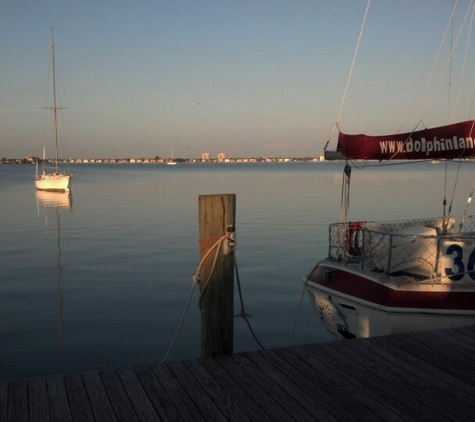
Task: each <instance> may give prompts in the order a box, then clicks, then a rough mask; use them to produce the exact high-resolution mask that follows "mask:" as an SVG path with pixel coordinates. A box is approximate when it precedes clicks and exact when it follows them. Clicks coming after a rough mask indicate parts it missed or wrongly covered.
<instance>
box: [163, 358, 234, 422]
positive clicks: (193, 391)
mask: <svg viewBox="0 0 475 422" xmlns="http://www.w3.org/2000/svg"><path fill="white" fill-rule="evenodd" d="M168 366H169V368H170V370H171V372H172V373H173V374H174V375H175V377H176V379H177V380H178V382H179V383H180V384H181V386H182V388H183V389H184V390H185V391H186V393H187V394H188V396H189V397H191V399H192V400H193V402H194V403H195V405H196V407H197V408H198V409H199V411H200V413H201V415H202V416H203V418H204V419H205V420H207V421H209V420H226V418H225V416H224V415H223V414H222V413H221V410H220V409H219V408H218V407H217V406H216V405H215V403H214V402H213V400H211V398H210V396H209V395H207V394H203V393H204V390H203V388H202V387H201V385H200V384H199V383H198V382H197V380H196V379H195V378H194V377H193V376H192V375H191V373H190V372H189V370H188V368H187V367H186V366H185V361H175V362H171V363H169V364H168Z"/></svg>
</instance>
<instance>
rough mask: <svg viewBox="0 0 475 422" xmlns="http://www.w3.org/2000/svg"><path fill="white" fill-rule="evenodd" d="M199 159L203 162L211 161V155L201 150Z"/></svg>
mask: <svg viewBox="0 0 475 422" xmlns="http://www.w3.org/2000/svg"><path fill="white" fill-rule="evenodd" d="M201 161H203V162H208V161H211V156H210V154H209V152H203V154H201Z"/></svg>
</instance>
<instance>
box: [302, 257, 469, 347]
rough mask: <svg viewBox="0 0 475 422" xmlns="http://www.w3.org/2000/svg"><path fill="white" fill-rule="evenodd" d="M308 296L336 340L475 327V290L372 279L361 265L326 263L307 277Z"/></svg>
mask: <svg viewBox="0 0 475 422" xmlns="http://www.w3.org/2000/svg"><path fill="white" fill-rule="evenodd" d="M305 283H306V287H307V292H308V294H309V296H310V299H311V301H312V302H313V303H314V305H315V307H316V310H317V312H318V314H319V316H320V319H321V320H322V322H323V324H324V326H325V328H326V329H327V331H328V332H329V333H330V334H331V335H332V336H333V337H334V338H336V339H344V338H355V337H356V338H365V337H373V336H380V335H388V334H397V333H406V332H415V331H426V330H438V329H444V328H455V327H463V326H468V325H473V324H475V288H474V287H467V288H465V289H460V290H458V289H451V288H447V287H445V288H444V287H443V286H442V285H437V284H432V285H426V286H421V285H419V286H417V284H418V282H417V281H414V282H410V281H407V282H401V280H395V279H394V280H391V277H389V278H388V277H387V276H384V275H378V274H375V273H373V274H368V273H365V272H364V271H362V270H361V269H360V265H359V264H356V265H352V264H348V263H347V264H344V263H337V262H330V261H328V260H324V261H322V262H320V263H319V264H318V265H317V266H316V267H315V269H314V270H313V271H311V272H310V273H309V274H308V275H307V276H306V277H305Z"/></svg>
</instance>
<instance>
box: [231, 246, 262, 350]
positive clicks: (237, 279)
mask: <svg viewBox="0 0 475 422" xmlns="http://www.w3.org/2000/svg"><path fill="white" fill-rule="evenodd" d="M234 270H235V272H236V281H237V286H238V293H239V301H240V303H241V312H239V314H238V315H236V316H240V317H241V318H244V321H246V324H247V327H248V328H249V331H250V332H251V334H252V336H253V337H254V340H256V343H257V344H258V345H259V347H260V348H261V349H262V350H266V349H265V347H264V346H263V345H262V344H261V342H260V341H259V339H258V338H257V336H256V333H255V332H254V330H253V329H252V326H251V323H250V322H249V318H252V316H251V315H249V314H248V313H247V312H246V310H245V309H244V300H243V297H242V290H241V280H240V278H239V271H238V265H237V259H236V255H235V256H234ZM236 316H235V317H236Z"/></svg>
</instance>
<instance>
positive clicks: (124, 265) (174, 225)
mask: <svg viewBox="0 0 475 422" xmlns="http://www.w3.org/2000/svg"><path fill="white" fill-rule="evenodd" d="M444 167H445V165H444V164H439V165H432V164H418V165H417V166H416V167H414V166H405V165H402V166H391V167H384V168H381V167H377V168H372V169H366V170H365V171H358V170H353V179H352V198H353V202H352V214H351V215H352V219H353V220H357V219H393V218H397V219H398V218H411V217H422V216H436V215H439V214H441V213H442V205H441V204H442V199H443V190H444V186H445V184H446V182H445V179H444V172H443V169H444ZM71 170H72V171H73V172H74V180H73V189H72V197H71V201H70V202H69V201H68V200H67V197H66V196H65V195H62V194H41V193H37V192H36V191H35V189H34V183H33V175H34V171H35V169H34V167H33V166H28V165H23V166H18V165H3V166H0V236H1V237H0V240H1V242H0V252H1V253H0V267H1V270H0V274H1V275H0V379H14V378H23V377H29V376H36V375H46V374H56V373H63V372H75V371H84V370H91V369H108V368H115V367H119V366H130V365H135V364H141V363H157V362H160V361H161V360H162V359H163V357H164V356H165V353H166V351H167V349H168V347H169V345H170V342H171V340H172V338H173V335H174V333H175V331H176V329H177V325H178V322H179V320H180V317H181V314H182V312H183V310H184V307H185V304H186V301H187V299H188V297H189V294H190V291H191V286H192V281H191V280H192V276H193V275H194V273H195V271H196V269H197V265H198V263H199V262H198V261H199V250H198V196H199V195H203V194H222V193H235V194H236V197H237V210H236V220H237V224H236V225H237V232H236V233H237V241H238V244H237V245H238V249H237V259H238V264H239V273H240V278H241V282H242V288H243V294H244V300H245V306H246V311H247V312H248V313H250V314H251V315H252V317H253V318H252V320H251V324H252V325H253V328H254V330H255V332H256V334H257V336H258V337H259V340H260V341H261V343H262V344H263V345H264V346H265V347H267V348H271V347H280V346H282V344H283V343H284V341H285V340H286V338H287V336H288V334H289V332H290V330H291V328H292V325H293V323H294V319H295V317H296V315H297V311H298V308H299V303H300V297H301V295H302V283H301V278H302V276H303V275H304V274H305V273H306V272H307V271H309V270H310V269H311V268H312V266H313V265H314V264H315V263H316V262H317V260H318V259H320V258H322V257H324V256H325V254H326V247H327V225H328V224H329V223H331V222H336V221H337V220H338V213H339V204H340V188H341V173H342V170H343V164H342V163H282V164H278V163H275V164H264V163H261V164H223V165H220V164H179V165H177V166H173V167H170V166H164V165H77V166H71ZM473 170H474V167H473V164H464V165H463V166H462V168H461V170H460V172H461V173H460V175H461V177H460V178H459V183H458V191H457V192H459V193H457V195H456V196H455V203H454V208H453V214H454V215H459V214H460V213H461V212H463V209H464V206H465V202H466V200H467V197H468V195H469V192H470V190H471V188H472V185H473V183H474V175H475V172H474V171H473ZM454 175H455V169H454V170H452V171H451V172H450V173H449V178H448V182H447V184H448V185H449V186H450V190H449V194H448V196H449V199H450V195H451V194H452V191H451V189H452V185H451V183H452V182H453V179H454ZM237 297H238V296H237V295H236V298H237ZM239 309H240V307H239V304H238V303H237V301H236V305H235V311H236V313H237V312H238V310H239ZM329 340H330V336H329V335H328V334H327V332H326V330H325V329H324V328H323V326H322V325H321V323H320V321H319V319H318V317H317V314H316V313H315V311H314V309H313V305H312V304H311V302H310V300H309V299H308V297H305V298H304V302H303V307H302V311H301V315H300V318H299V321H298V324H297V328H296V331H295V333H294V335H293V337H292V339H291V342H290V344H302V343H309V342H324V341H329ZM256 349H258V345H257V344H256V342H255V341H254V339H253V338H252V336H251V335H250V333H249V332H248V329H247V327H246V325H245V323H244V322H243V321H242V320H240V319H236V320H235V351H236V352H239V351H245V350H256ZM199 353H200V325H199V311H198V289H196V291H195V294H194V296H193V300H192V303H191V307H190V309H189V311H188V314H187V317H186V319H185V323H184V326H183V328H182V331H181V333H180V335H179V337H178V340H177V342H176V344H175V347H174V349H173V351H172V353H171V354H170V356H169V360H175V359H182V358H191V357H197V356H199Z"/></svg>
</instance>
